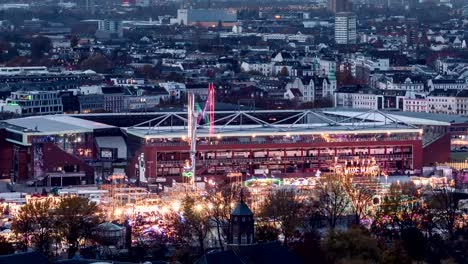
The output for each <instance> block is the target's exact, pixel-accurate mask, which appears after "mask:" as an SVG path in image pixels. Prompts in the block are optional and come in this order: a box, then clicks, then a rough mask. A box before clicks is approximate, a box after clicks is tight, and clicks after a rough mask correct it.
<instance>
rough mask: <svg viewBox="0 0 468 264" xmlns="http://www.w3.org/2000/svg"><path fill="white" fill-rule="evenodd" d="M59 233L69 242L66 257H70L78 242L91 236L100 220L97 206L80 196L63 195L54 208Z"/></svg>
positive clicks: (74, 251)
mask: <svg viewBox="0 0 468 264" xmlns="http://www.w3.org/2000/svg"><path fill="white" fill-rule="evenodd" d="M55 216H56V225H57V228H58V231H59V233H60V235H61V236H62V237H63V239H65V240H66V241H67V243H68V244H69V248H68V257H69V258H72V257H73V256H74V255H75V253H76V251H77V250H78V249H79V245H80V242H82V241H84V240H86V239H89V238H91V237H92V229H93V228H94V227H96V226H97V225H98V224H99V223H100V222H101V220H102V214H101V211H100V209H99V207H98V206H97V205H96V203H94V202H90V201H89V200H88V199H86V198H82V197H65V198H63V199H62V200H61V201H60V203H59V205H58V207H57V209H56V210H55Z"/></svg>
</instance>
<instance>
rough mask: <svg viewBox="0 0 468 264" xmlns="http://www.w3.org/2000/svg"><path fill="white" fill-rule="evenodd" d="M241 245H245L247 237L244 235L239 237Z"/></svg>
mask: <svg viewBox="0 0 468 264" xmlns="http://www.w3.org/2000/svg"><path fill="white" fill-rule="evenodd" d="M241 244H243V245H244V244H247V235H246V234H242V236H241Z"/></svg>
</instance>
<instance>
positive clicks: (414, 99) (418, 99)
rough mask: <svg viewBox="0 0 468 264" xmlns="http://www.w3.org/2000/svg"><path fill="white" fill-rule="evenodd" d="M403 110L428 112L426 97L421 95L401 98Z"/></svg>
mask: <svg viewBox="0 0 468 264" xmlns="http://www.w3.org/2000/svg"><path fill="white" fill-rule="evenodd" d="M403 111H405V112H422V113H426V112H428V99H427V98H425V96H422V95H415V96H411V97H405V98H404V99H403Z"/></svg>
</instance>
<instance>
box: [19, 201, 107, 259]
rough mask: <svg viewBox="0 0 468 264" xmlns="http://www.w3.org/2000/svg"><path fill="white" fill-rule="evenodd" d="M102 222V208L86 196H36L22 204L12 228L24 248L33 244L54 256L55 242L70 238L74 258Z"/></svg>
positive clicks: (69, 252) (40, 250) (70, 249)
mask: <svg viewBox="0 0 468 264" xmlns="http://www.w3.org/2000/svg"><path fill="white" fill-rule="evenodd" d="M101 221H102V214H101V211H100V210H99V208H98V207H97V206H96V204H95V203H93V202H90V201H89V200H88V199H86V198H81V197H65V198H62V199H60V200H57V199H54V198H44V199H33V200H31V201H28V203H27V204H26V205H24V206H23V207H21V209H20V210H19V212H18V214H17V216H16V217H15V218H14V221H13V225H12V228H13V231H14V232H15V233H16V234H17V236H18V237H19V238H20V239H21V241H22V243H23V244H24V246H25V248H24V249H26V247H27V246H28V245H32V246H33V247H34V248H36V250H38V251H39V252H41V253H43V254H44V255H47V256H50V255H51V253H52V252H51V248H52V244H53V243H54V242H60V241H66V242H67V243H68V245H69V248H68V256H69V257H70V258H71V257H73V256H74V254H75V253H76V251H77V250H78V249H79V245H80V243H81V242H83V241H84V240H86V239H89V238H91V231H92V229H93V228H94V227H95V226H97V225H98V224H99V223H100V222H101Z"/></svg>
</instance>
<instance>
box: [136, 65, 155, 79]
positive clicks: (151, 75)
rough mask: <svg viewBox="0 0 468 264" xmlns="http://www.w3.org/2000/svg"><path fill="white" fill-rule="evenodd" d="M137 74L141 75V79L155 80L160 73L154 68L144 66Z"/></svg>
mask: <svg viewBox="0 0 468 264" xmlns="http://www.w3.org/2000/svg"><path fill="white" fill-rule="evenodd" d="M138 74H140V75H142V76H143V77H145V78H147V79H156V78H157V77H158V76H159V75H160V72H159V70H158V69H157V68H156V67H154V66H151V65H145V66H143V67H142V68H141V69H139V70H138Z"/></svg>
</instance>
